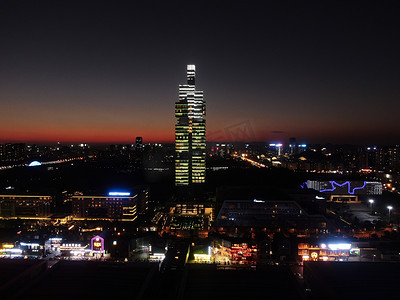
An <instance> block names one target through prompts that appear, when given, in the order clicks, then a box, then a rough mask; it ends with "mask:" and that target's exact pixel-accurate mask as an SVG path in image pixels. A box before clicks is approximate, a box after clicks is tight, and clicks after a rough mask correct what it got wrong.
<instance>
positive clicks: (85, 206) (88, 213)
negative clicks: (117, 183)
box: [71, 189, 149, 221]
mask: <svg viewBox="0 0 400 300" xmlns="http://www.w3.org/2000/svg"><path fill="white" fill-rule="evenodd" d="M148 194H149V193H148V190H147V189H141V190H140V192H138V193H136V194H133V193H131V192H109V193H108V195H107V196H105V195H83V194H82V193H76V194H75V195H73V196H72V197H71V201H72V215H73V217H74V218H75V219H94V220H100V219H106V220H120V221H134V220H136V219H137V217H138V214H139V213H140V212H142V211H144V210H146V209H147V205H148ZM144 205H146V206H145V207H144Z"/></svg>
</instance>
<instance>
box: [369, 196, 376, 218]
mask: <svg viewBox="0 0 400 300" xmlns="http://www.w3.org/2000/svg"><path fill="white" fill-rule="evenodd" d="M368 202H369V208H370V210H371V214H372V206H373V205H374V202H375V201H374V200H373V199H369V200H368Z"/></svg>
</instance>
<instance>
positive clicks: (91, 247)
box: [90, 235, 104, 252]
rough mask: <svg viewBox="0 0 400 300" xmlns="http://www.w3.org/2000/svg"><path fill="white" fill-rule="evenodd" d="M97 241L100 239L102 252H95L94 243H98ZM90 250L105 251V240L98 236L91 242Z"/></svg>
mask: <svg viewBox="0 0 400 300" xmlns="http://www.w3.org/2000/svg"><path fill="white" fill-rule="evenodd" d="M97 239H99V240H100V243H101V247H100V249H101V250H100V251H99V250H93V243H94V242H95V241H96V242H98V240H97ZM90 249H91V250H92V251H96V252H102V251H104V239H103V238H102V237H101V236H99V235H96V236H95V237H93V238H92V239H91V240H90Z"/></svg>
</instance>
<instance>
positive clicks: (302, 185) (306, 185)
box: [300, 182, 309, 189]
mask: <svg viewBox="0 0 400 300" xmlns="http://www.w3.org/2000/svg"><path fill="white" fill-rule="evenodd" d="M300 186H301V188H302V189H305V188H306V187H307V188H308V189H309V187H308V183H307V182H304V184H300Z"/></svg>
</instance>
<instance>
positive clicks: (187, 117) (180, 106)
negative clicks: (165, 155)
mask: <svg viewBox="0 0 400 300" xmlns="http://www.w3.org/2000/svg"><path fill="white" fill-rule="evenodd" d="M195 75H196V67H195V66H194V65H188V66H187V84H183V85H179V101H178V102H176V103H175V117H176V119H177V122H176V125H175V151H176V159H175V185H176V186H188V185H192V184H196V183H204V182H205V176H206V120H205V115H206V105H205V102H204V100H203V91H199V90H196V86H195V78H196V76H195Z"/></svg>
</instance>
